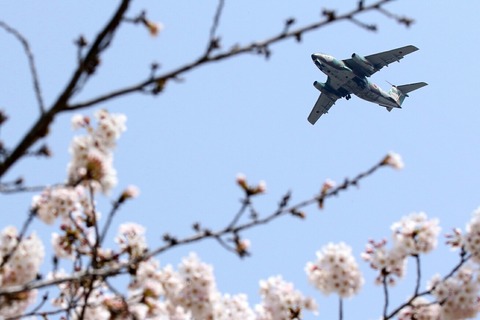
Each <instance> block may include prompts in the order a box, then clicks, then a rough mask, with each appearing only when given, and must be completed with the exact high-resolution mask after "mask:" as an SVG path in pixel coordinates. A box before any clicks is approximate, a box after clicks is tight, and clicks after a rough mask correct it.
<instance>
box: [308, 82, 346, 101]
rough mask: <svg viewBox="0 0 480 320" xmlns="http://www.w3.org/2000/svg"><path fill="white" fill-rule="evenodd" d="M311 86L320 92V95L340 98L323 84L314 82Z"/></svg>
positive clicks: (334, 91)
mask: <svg viewBox="0 0 480 320" xmlns="http://www.w3.org/2000/svg"><path fill="white" fill-rule="evenodd" d="M313 86H314V87H315V88H316V89H317V90H318V91H320V92H321V93H324V94H326V95H327V96H330V97H334V98H339V97H340V95H339V93H338V92H337V91H336V90H334V89H332V88H330V87H328V86H327V85H326V84H325V83H323V82H318V81H315V82H314V83H313Z"/></svg>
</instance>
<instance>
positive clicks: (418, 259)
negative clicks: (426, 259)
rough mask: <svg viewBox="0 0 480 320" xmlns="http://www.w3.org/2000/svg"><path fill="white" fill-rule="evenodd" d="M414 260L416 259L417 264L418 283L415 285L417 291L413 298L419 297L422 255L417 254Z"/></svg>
mask: <svg viewBox="0 0 480 320" xmlns="http://www.w3.org/2000/svg"><path fill="white" fill-rule="evenodd" d="M413 258H414V259H415V262H416V266H417V281H416V284H415V291H414V293H413V296H417V295H418V292H419V290H420V282H421V281H422V280H421V279H422V269H421V266H420V255H418V254H416V255H414V256H413Z"/></svg>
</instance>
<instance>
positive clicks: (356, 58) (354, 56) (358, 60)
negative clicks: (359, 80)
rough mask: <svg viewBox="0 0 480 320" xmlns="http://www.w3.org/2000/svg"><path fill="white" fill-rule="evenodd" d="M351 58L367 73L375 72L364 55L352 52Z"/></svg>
mask: <svg viewBox="0 0 480 320" xmlns="http://www.w3.org/2000/svg"><path fill="white" fill-rule="evenodd" d="M352 59H353V61H354V62H355V63H356V64H357V65H358V66H359V67H361V68H362V69H363V70H364V71H366V73H367V74H372V73H374V72H375V67H374V66H373V65H372V64H371V63H370V61H368V60H367V59H365V58H364V57H362V56H360V55H358V54H356V53H354V54H352Z"/></svg>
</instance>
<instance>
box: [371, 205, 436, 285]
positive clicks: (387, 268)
mask: <svg viewBox="0 0 480 320" xmlns="http://www.w3.org/2000/svg"><path fill="white" fill-rule="evenodd" d="M391 229H392V231H393V234H392V238H393V247H392V248H391V249H387V248H386V244H387V241H386V240H382V241H380V242H375V241H373V240H370V241H369V243H368V244H367V247H366V249H365V252H364V253H362V258H363V259H364V260H365V261H367V262H369V264H370V267H371V268H372V269H374V270H378V272H379V273H378V275H377V277H376V280H375V282H376V283H377V284H382V283H383V281H384V280H385V281H387V283H388V284H389V285H394V284H395V283H396V277H398V278H402V277H403V276H404V274H405V270H406V266H407V258H408V257H409V256H412V255H418V254H422V253H428V252H430V251H431V250H433V249H435V247H436V246H437V238H438V233H439V232H440V227H439V226H438V220H437V219H430V220H429V219H428V218H427V215H426V214H425V213H423V212H420V213H412V214H410V215H408V216H405V217H403V218H402V219H401V220H400V221H398V222H395V223H394V224H393V225H392V227H391Z"/></svg>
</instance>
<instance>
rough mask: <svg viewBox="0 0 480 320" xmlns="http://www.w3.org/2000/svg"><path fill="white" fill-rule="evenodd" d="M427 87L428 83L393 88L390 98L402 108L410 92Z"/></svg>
mask: <svg viewBox="0 0 480 320" xmlns="http://www.w3.org/2000/svg"><path fill="white" fill-rule="evenodd" d="M426 85H427V83H425V82H417V83H410V84H405V85H403V86H392V88H391V89H390V91H389V94H390V97H392V98H393V99H394V100H395V101H396V102H397V103H398V105H399V106H401V105H402V103H403V100H405V98H406V97H408V93H409V92H412V91H414V90H417V89H420V88H422V87H425V86H426ZM389 111H390V110H389Z"/></svg>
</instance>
